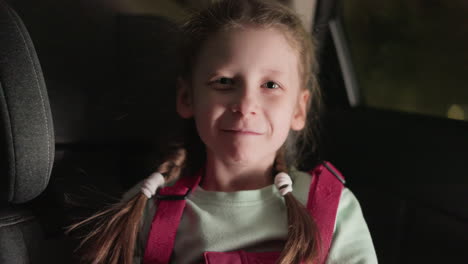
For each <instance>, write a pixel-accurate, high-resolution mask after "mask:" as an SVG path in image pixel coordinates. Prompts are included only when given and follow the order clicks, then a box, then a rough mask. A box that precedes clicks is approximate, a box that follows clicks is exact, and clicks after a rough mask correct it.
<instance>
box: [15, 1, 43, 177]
mask: <svg viewBox="0 0 468 264" xmlns="http://www.w3.org/2000/svg"><path fill="white" fill-rule="evenodd" d="M7 12H8V13H9V15H10V16H11V17H12V14H11V11H10V9H9V8H7ZM13 22H14V24H15V26H16V28H17V29H18V31H19V33H20V36H21V39H22V40H23V44H24V46H25V47H26V50H27V51H28V58H29V61H30V63H31V65H32V66H33V69H34V77H35V81H36V84H37V87H38V91H39V96H40V97H41V106H42V114H43V117H44V121H45V123H46V133H47V173H48V174H49V173H50V166H51V164H50V159H49V155H50V140H49V137H50V134H49V123H48V121H47V117H46V115H45V112H46V110H45V103H44V98H43V96H42V91H41V87H40V85H39V80H38V77H37V75H38V74H37V72H36V70H37V69H36V67H35V65H34V63H33V60H32V58H31V51H30V50H29V47H28V45H27V44H26V40H25V39H24V35H23V32H22V31H21V29H20V27H19V25H18V23H17V21H16V20H15V19H13ZM31 42H32V40H31ZM38 63H39V62H38ZM28 168H29V166H28ZM29 174H30V175H31V174H32V173H31V170H30V169H29ZM45 181H46V180H45V178H44V180H43V182H42V186H44V184H45Z"/></svg>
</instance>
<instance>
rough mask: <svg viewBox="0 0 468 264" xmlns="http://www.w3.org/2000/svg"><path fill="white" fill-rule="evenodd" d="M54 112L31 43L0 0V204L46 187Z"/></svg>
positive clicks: (22, 198) (21, 200)
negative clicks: (51, 109) (52, 112)
mask: <svg viewBox="0 0 468 264" xmlns="http://www.w3.org/2000/svg"><path fill="white" fill-rule="evenodd" d="M54 153H55V141H54V131H53V124H52V115H51V111H50V106H49V99H48V95H47V91H46V87H45V82H44V78H43V76H42V70H41V67H40V65H39V61H38V59H37V56H36V52H35V49H34V46H33V43H32V41H31V39H30V37H29V34H28V32H27V30H26V28H25V26H24V24H23V23H22V21H21V19H20V18H19V16H18V15H17V14H16V13H15V12H14V11H13V9H11V8H10V7H9V6H8V5H7V4H6V3H5V2H4V1H3V0H0V203H2V204H4V203H24V202H27V201H29V200H31V199H33V198H35V197H36V196H38V195H39V194H40V193H41V192H42V191H43V190H44V189H45V188H46V186H47V184H48V182H49V178H50V174H51V170H52V165H53V162H54Z"/></svg>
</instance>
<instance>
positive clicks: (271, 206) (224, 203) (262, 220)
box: [124, 171, 377, 264]
mask: <svg viewBox="0 0 468 264" xmlns="http://www.w3.org/2000/svg"><path fill="white" fill-rule="evenodd" d="M291 178H292V179H293V195H294V196H295V197H296V199H298V200H299V201H300V202H302V203H303V204H304V205H306V204H307V198H308V192H309V187H310V182H311V176H310V175H309V174H308V173H305V172H299V171H292V172H291ZM140 185H141V183H140V184H137V185H136V186H135V187H133V188H132V189H131V190H130V191H128V192H127V193H126V194H125V195H124V199H128V198H129V197H131V196H132V195H135V194H136V193H138V192H139V189H140ZM155 212H156V208H155V205H154V201H153V199H151V200H149V201H148V204H147V206H146V209H145V212H144V215H143V219H142V227H141V232H140V234H139V240H138V241H137V248H136V250H135V257H134V263H142V261H143V255H144V251H145V246H146V241H147V239H148V235H149V230H150V226H151V222H152V220H153V217H154V214H155ZM286 237H287V214H286V206H285V202H284V199H283V197H282V196H281V195H280V194H279V192H278V190H277V189H276V188H275V186H274V185H270V186H267V187H264V188H261V189H258V190H248V191H236V192H213V191H206V190H203V189H202V188H201V187H200V186H198V187H197V188H196V189H195V190H194V191H193V192H192V193H191V194H190V195H189V196H188V197H187V205H186V208H185V210H184V212H183V214H182V219H181V221H180V225H179V227H178V229H177V235H176V241H175V245H174V252H173V256H172V259H171V263H177V264H192V263H199V262H200V261H201V260H202V258H203V252H205V251H218V252H226V251H235V250H241V249H242V250H246V251H250V252H254V251H281V250H282V248H283V246H284V242H285V239H286ZM327 263H328V264H354V263H356V264H357V263H363V264H364V263H366V264H367V263H377V257H376V254H375V250H374V246H373V243H372V239H371V236H370V233H369V230H368V228H367V224H366V222H365V220H364V217H363V215H362V212H361V208H360V206H359V202H358V201H357V199H356V197H355V196H354V195H353V193H352V192H351V191H350V190H349V189H347V188H344V189H343V192H342V194H341V198H340V202H339V205H338V212H337V217H336V221H335V229H334V233H333V238H332V244H331V248H330V253H329V255H328V259H327Z"/></svg>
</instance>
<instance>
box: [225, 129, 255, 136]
mask: <svg viewBox="0 0 468 264" xmlns="http://www.w3.org/2000/svg"><path fill="white" fill-rule="evenodd" d="M221 130H222V131H223V132H227V133H233V134H238V135H253V136H258V135H261V134H262V133H258V132H255V131H251V130H245V129H239V130H237V129H221Z"/></svg>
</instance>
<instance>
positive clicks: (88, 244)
mask: <svg viewBox="0 0 468 264" xmlns="http://www.w3.org/2000/svg"><path fill="white" fill-rule="evenodd" d="M185 161H186V150H185V149H183V148H178V149H177V150H176V151H174V152H173V153H171V154H170V155H169V156H168V158H167V159H166V161H165V162H163V163H162V164H161V165H160V166H159V167H158V172H160V173H164V174H165V175H166V176H165V178H166V182H168V181H173V180H175V179H177V178H179V176H180V174H181V171H182V169H183V168H184V166H185V163H186V162H185ZM148 200H149V199H148V198H147V197H146V196H145V195H144V194H143V193H141V192H138V193H137V194H136V195H135V196H134V197H133V198H131V199H129V200H128V201H120V202H118V203H116V204H113V205H111V206H110V207H109V208H107V209H105V210H103V211H101V212H98V213H96V214H94V215H93V216H91V217H89V218H87V219H85V220H83V221H80V222H78V223H76V224H73V225H72V226H70V227H69V228H67V231H66V233H67V234H68V233H70V232H71V231H73V230H75V229H78V228H82V227H84V226H87V225H89V224H91V223H94V225H93V230H92V231H91V232H89V233H88V234H87V235H86V236H85V237H83V239H82V240H81V242H80V244H79V246H78V249H81V250H82V251H83V254H82V262H84V263H93V264H99V263H106V264H108V263H110V264H122V263H123V264H131V263H133V255H134V250H135V244H136V240H137V236H138V231H139V229H140V225H141V218H142V216H143V211H144V209H145V207H146V203H147V202H148Z"/></svg>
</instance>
